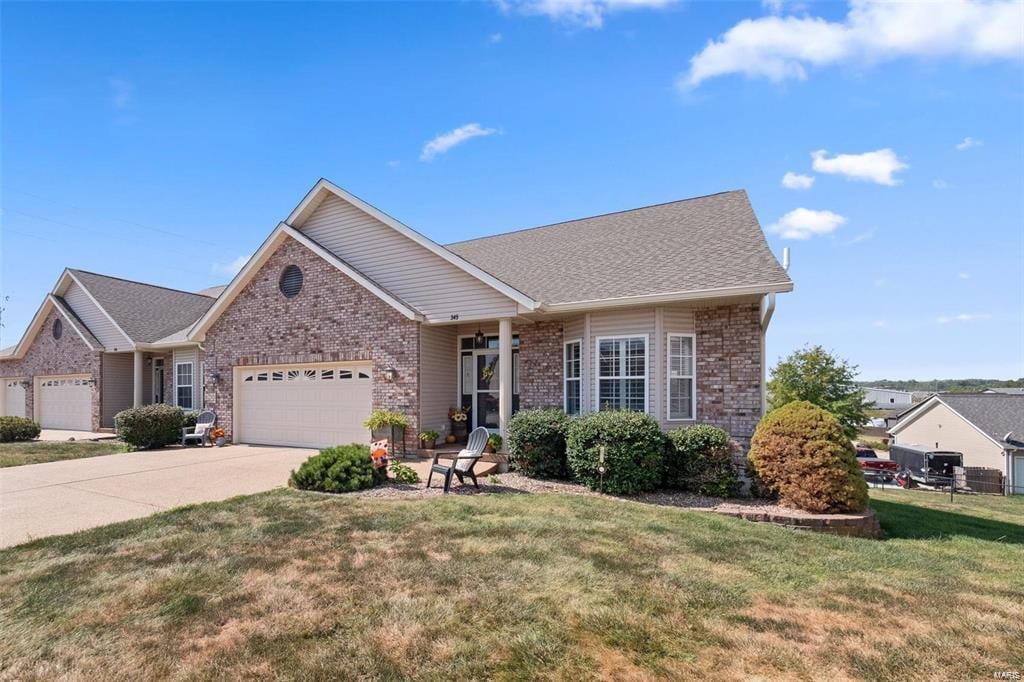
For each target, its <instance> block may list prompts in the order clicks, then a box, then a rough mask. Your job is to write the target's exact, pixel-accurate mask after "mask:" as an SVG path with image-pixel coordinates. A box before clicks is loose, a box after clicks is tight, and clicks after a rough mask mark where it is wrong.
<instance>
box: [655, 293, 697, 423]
mask: <svg viewBox="0 0 1024 682" xmlns="http://www.w3.org/2000/svg"><path fill="white" fill-rule="evenodd" d="M661 310H662V334H661V339H660V344H659V347H658V349H657V352H658V356H659V357H658V359H659V365H658V398H659V400H658V404H659V410H658V414H657V415H655V416H656V417H657V418H658V421H659V422H661V427H662V428H663V429H676V428H680V427H683V426H689V425H690V424H693V423H694V421H693V420H674V421H669V420H668V335H669V334H693V333H694V331H695V327H694V323H693V308H692V307H690V306H684V305H675V306H665V307H664V308H662V309H661ZM694 342H695V343H694V350H695V353H699V352H700V341H699V339H696V338H694ZM694 357H695V358H696V355H695V356H694ZM695 363H696V360H695ZM696 380H697V379H696V375H694V381H695V382H696Z"/></svg>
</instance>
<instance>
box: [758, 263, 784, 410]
mask: <svg viewBox="0 0 1024 682" xmlns="http://www.w3.org/2000/svg"><path fill="white" fill-rule="evenodd" d="M782 269H783V270H785V271H786V272H789V247H788V246H787V247H785V248H783V249H782ZM774 314H775V292H774V291H773V292H770V293H768V294H767V295H766V296H764V297H763V298H762V299H761V414H762V415H763V414H764V413H765V412H767V411H768V368H767V367H765V348H764V346H765V336H766V335H767V333H768V325H769V324H771V321H772V315H774Z"/></svg>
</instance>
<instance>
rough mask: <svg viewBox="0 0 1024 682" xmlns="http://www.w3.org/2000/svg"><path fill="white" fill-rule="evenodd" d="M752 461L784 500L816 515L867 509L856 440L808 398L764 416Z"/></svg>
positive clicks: (770, 486) (766, 481)
mask: <svg viewBox="0 0 1024 682" xmlns="http://www.w3.org/2000/svg"><path fill="white" fill-rule="evenodd" d="M750 463H751V465H752V467H753V469H754V471H755V472H756V473H757V475H758V477H760V479H761V480H762V481H763V482H764V483H765V485H767V486H768V487H769V488H770V489H772V490H776V491H778V493H779V498H780V500H781V501H782V503H783V504H787V505H790V506H793V507H796V508H798V509H803V510H805V511H809V512H816V513H842V512H862V511H864V510H865V509H867V506H868V488H867V484H866V483H865V482H864V476H863V474H862V473H861V469H860V465H859V464H858V463H857V458H856V456H855V455H854V449H853V445H852V444H851V443H850V439H849V438H847V437H846V434H845V433H844V432H843V427H842V425H841V424H840V423H839V420H837V419H836V418H835V417H834V416H833V415H832V414H830V413H829V412H826V411H825V410H823V409H822V408H820V407H817V406H815V405H812V404H811V403H809V402H807V401H805V400H800V401H797V402H792V403H789V404H787V405H784V406H782V407H780V408H779V409H777V410H772V411H771V412H769V413H768V414H767V415H765V416H764V418H763V419H761V422H760V423H759V424H758V425H757V429H756V430H755V431H754V437H753V439H752V440H751V448H750Z"/></svg>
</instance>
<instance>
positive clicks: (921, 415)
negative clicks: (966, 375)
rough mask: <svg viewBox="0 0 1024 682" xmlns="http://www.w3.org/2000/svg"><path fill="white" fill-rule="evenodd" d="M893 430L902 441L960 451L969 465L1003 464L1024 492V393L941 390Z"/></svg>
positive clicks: (895, 438) (1006, 474)
mask: <svg viewBox="0 0 1024 682" xmlns="http://www.w3.org/2000/svg"><path fill="white" fill-rule="evenodd" d="M889 433H890V434H891V435H892V438H893V442H894V443H895V444H897V445H922V446H925V447H928V448H936V449H941V450H954V451H957V452H961V453H963V455H964V466H969V467H985V468H989V469H998V470H999V471H1001V472H1002V473H1003V476H1004V477H1005V478H1006V480H1007V481H1009V482H1010V485H1011V486H1015V487H1016V488H1018V489H1019V490H1018V492H1022V493H1024V395H1005V394H998V393H995V394H989V393H940V394H937V395H933V396H932V397H931V398H929V399H928V400H926V401H925V402H923V403H921V404H920V405H917V406H915V407H914V408H913V409H912V410H909V411H908V412H905V413H904V414H903V416H901V418H900V420H899V422H897V423H896V425H895V426H893V427H892V428H891V429H890V430H889Z"/></svg>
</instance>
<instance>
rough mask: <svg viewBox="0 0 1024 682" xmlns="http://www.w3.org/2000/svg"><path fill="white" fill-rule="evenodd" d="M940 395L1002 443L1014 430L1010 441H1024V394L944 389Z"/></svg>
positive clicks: (952, 406)
mask: <svg viewBox="0 0 1024 682" xmlns="http://www.w3.org/2000/svg"><path fill="white" fill-rule="evenodd" d="M938 397H939V399H940V400H942V402H944V403H946V404H947V405H949V406H950V407H951V408H953V409H954V410H956V411H957V412H959V413H960V414H961V415H963V417H964V419H966V420H968V421H969V422H971V423H972V424H974V425H975V426H977V427H978V428H979V429H981V430H982V431H984V432H985V433H987V434H988V435H989V436H991V437H992V438H993V439H995V440H996V441H997V442H999V443H1003V442H1004V441H1003V437H1004V436H1005V435H1006V434H1007V433H1010V432H1011V431H1012V432H1013V436H1012V437H1011V439H1010V440H1011V441H1013V442H1014V443H1020V442H1021V441H1024V395H1006V394H1005V393H944V394H942V395H940V396H938Z"/></svg>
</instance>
